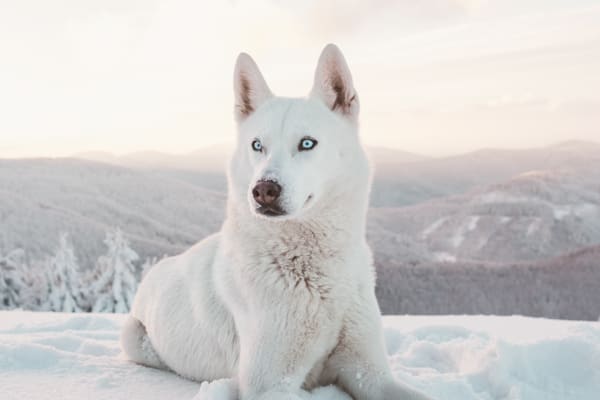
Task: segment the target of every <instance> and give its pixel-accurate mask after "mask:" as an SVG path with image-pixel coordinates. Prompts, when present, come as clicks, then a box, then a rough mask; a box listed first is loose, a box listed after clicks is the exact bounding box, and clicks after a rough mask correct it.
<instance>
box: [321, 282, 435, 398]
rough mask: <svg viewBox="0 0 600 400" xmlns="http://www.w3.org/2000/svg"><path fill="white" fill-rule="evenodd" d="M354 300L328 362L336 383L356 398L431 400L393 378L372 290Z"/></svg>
mask: <svg viewBox="0 0 600 400" xmlns="http://www.w3.org/2000/svg"><path fill="white" fill-rule="evenodd" d="M355 302H356V303H355V304H354V306H353V307H351V311H350V312H349V313H348V315H347V316H346V317H345V320H344V327H343V329H342V334H341V335H340V342H339V343H338V347H337V348H336V349H335V351H334V352H333V354H332V356H331V357H330V359H329V363H328V365H327V368H328V370H329V371H330V373H332V374H333V376H335V377H336V378H337V379H336V381H337V383H338V384H339V385H340V386H341V387H342V388H343V389H345V390H346V391H347V392H348V393H349V394H350V395H352V397H353V398H354V399H356V400H431V399H430V398H429V397H427V396H426V395H424V394H422V393H420V392H418V391H416V390H414V389H412V388H410V387H408V386H406V385H404V384H402V383H400V382H397V381H395V380H394V378H393V375H392V373H391V370H390V368H389V365H388V360H387V356H386V351H385V344H384V340H383V333H382V325H381V316H380V312H379V307H378V306H377V301H376V299H375V295H374V293H370V292H365V293H362V295H360V296H359V297H357V298H356V299H355Z"/></svg>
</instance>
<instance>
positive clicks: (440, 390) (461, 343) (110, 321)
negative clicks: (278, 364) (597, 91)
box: [0, 311, 600, 400]
mask: <svg viewBox="0 0 600 400" xmlns="http://www.w3.org/2000/svg"><path fill="white" fill-rule="evenodd" d="M123 320H124V316H123V315H111V314H102V315H100V314H58V313H55V314H53V313H30V312H20V311H11V312H0V398H2V399H3V400H22V399H28V400H38V399H40V400H41V399H44V400H46V399H63V400H79V399H91V400H98V399H111V400H119V399H127V400H136V399H144V400H154V399H190V400H192V399H194V400H236V397H235V387H234V386H233V385H232V382H231V381H229V380H222V381H217V382H212V383H204V384H202V385H201V384H199V383H196V382H191V381H187V380H185V379H182V378H179V377H177V376H176V375H174V374H172V373H168V372H164V371H158V370H154V369H150V368H145V367H141V366H138V365H135V364H132V363H130V362H128V361H127V360H125V359H124V358H123V356H122V354H121V352H120V349H119V345H118V335H119V329H120V326H121V323H122V322H123ZM384 325H385V328H386V329H385V335H386V341H387V347H388V352H389V357H390V362H391V363H392V369H393V371H394V373H395V375H396V377H397V378H398V379H400V380H403V381H406V382H408V383H410V384H411V385H413V386H415V387H417V388H419V389H421V390H423V391H424V392H426V393H428V394H430V395H431V396H433V397H434V398H436V399H439V400H475V399H477V400H492V399H493V400H500V399H505V400H520V399H523V400H595V399H597V398H598V393H600V323H598V322H573V321H556V320H546V319H533V318H524V317H462V316H461V317H458V316H447V317H412V316H398V317H385V318H384ZM303 397H304V398H306V399H313V400H348V399H349V397H348V396H346V395H345V394H344V393H342V392H341V391H340V390H338V389H336V388H333V387H329V388H321V389H319V390H316V391H315V392H313V393H305V394H304V396H303Z"/></svg>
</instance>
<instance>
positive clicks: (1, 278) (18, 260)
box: [0, 249, 25, 309]
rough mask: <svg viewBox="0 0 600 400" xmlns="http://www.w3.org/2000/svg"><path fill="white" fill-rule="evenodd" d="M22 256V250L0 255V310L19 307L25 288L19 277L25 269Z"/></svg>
mask: <svg viewBox="0 0 600 400" xmlns="http://www.w3.org/2000/svg"><path fill="white" fill-rule="evenodd" d="M24 254H25V253H24V252H23V250H21V249H17V250H13V251H11V252H10V253H8V254H7V255H6V256H1V255H0V309H12V308H18V307H21V296H22V291H23V288H24V286H25V284H24V282H23V279H22V275H21V274H22V272H23V270H24V269H25V266H24V265H25V262H24V259H25V256H24Z"/></svg>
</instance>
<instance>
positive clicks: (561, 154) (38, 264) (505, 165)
mask: <svg viewBox="0 0 600 400" xmlns="http://www.w3.org/2000/svg"><path fill="white" fill-rule="evenodd" d="M377 151H379V153H378V155H377V154H375V155H373V158H379V164H377V165H376V166H377V168H378V170H377V171H378V172H377V175H376V176H375V187H374V191H373V193H372V196H373V197H374V198H377V197H378V196H380V197H381V196H382V197H381V201H380V202H379V204H377V202H375V204H374V207H372V208H371V209H370V211H369V215H368V221H367V222H368V225H367V228H368V234H367V237H368V241H369V243H370V244H371V246H372V248H373V250H374V257H375V263H376V265H377V268H378V270H379V272H380V277H382V278H381V279H380V284H379V286H378V294H379V299H380V301H381V302H382V307H383V309H384V311H386V312H387V313H405V312H411V313H428V312H439V313H442V312H443V313H500V314H503V313H512V312H520V313H523V314H527V315H536V316H553V317H560V318H581V319H583V318H585V319H596V318H597V317H598V315H600V312H599V311H598V310H597V309H596V308H595V307H593V306H590V305H589V304H588V303H587V302H588V301H595V302H598V303H600V299H598V298H597V297H596V296H595V295H594V294H593V293H592V292H594V293H595V291H597V290H596V288H597V287H598V286H600V265H598V264H597V261H595V262H594V260H598V259H600V257H595V258H594V257H593V256H590V255H589V254H592V255H594V256H595V255H597V251H596V250H593V249H594V248H595V247H594V246H597V245H599V244H600V146H598V145H595V144H593V143H579V142H571V143H564V144H561V145H557V146H552V147H548V148H545V149H532V150H519V151H507V150H502V151H500V150H498V151H496V150H486V151H482V152H476V153H470V154H467V155H463V156H457V157H450V158H445V159H424V158H423V157H419V156H414V155H410V154H405V153H402V152H397V151H396V150H392V151H390V152H387V151H384V150H381V149H379V150H377V149H376V152H375V153H377ZM159 154H160V153H159ZM215 154H217V155H218V154H219V153H218V151H217V150H215ZM395 155H398V157H396V156H395ZM96 156H97V157H99V156H98V155H96ZM103 156H104V157H109V156H107V155H103ZM174 157H176V156H174ZM206 157H208V156H206ZM224 157H225V156H224V155H222V154H221V155H219V156H218V157H217V158H219V159H220V161H219V162H220V163H225V159H224ZM126 158H127V159H128V160H129V161H128V162H133V161H131V160H134V159H136V160H137V161H136V164H135V165H136V166H134V167H125V166H119V165H109V164H106V163H100V162H96V161H89V160H82V159H25V160H0V301H2V302H3V303H5V304H4V305H2V304H0V308H2V307H4V308H14V307H16V306H19V305H21V306H23V307H26V308H28V309H36V310H38V309H41V310H47V309H56V310H68V309H77V308H82V309H85V310H89V309H93V307H97V309H98V310H111V309H120V310H123V309H125V308H126V307H127V304H128V303H127V302H128V297H127V296H129V295H130V294H131V293H129V292H130V291H129V292H126V293H123V294H119V293H116V294H115V293H112V292H111V290H112V289H111V287H112V286H111V285H112V283H114V282H115V281H120V280H125V281H128V282H131V283H130V284H129V286H131V287H132V288H133V287H134V286H135V282H134V280H135V279H139V276H140V273H141V270H142V269H143V268H147V267H148V266H149V265H150V263H149V262H148V261H147V260H148V259H154V260H155V259H156V258H160V257H162V256H163V255H165V254H170V255H173V254H177V253H179V252H181V251H182V250H184V249H185V248H187V247H189V246H190V245H191V244H193V243H195V242H197V241H198V240H200V239H202V238H203V237H205V236H207V235H208V234H210V233H213V232H215V231H217V230H218V229H219V226H220V224H221V222H222V219H223V216H224V207H225V198H226V194H225V179H224V175H223V173H222V172H215V171H214V170H209V169H202V167H201V166H198V164H193V165H192V164H191V163H192V158H193V156H190V159H188V160H187V161H177V162H178V163H179V164H177V163H176V162H175V160H174V159H173V158H171V157H162V156H160V157H158V156H157V155H156V154H154V153H144V155H143V156H142V155H141V154H137V155H136V156H135V157H134V156H133V155H131V156H129V157H126ZM157 160H158V161H157ZM161 160H162V161H161ZM205 160H208V158H206V159H205ZM382 160H384V161H382ZM109 161H110V160H109ZM159 161H160V162H159ZM110 162H111V163H113V164H115V163H116V162H113V161H110ZM202 162H203V161H202ZM211 162H214V161H211ZM173 165H177V168H176V167H173ZM190 165H191V166H190ZM534 166H536V167H538V168H537V169H528V168H533V167H534ZM179 168H181V169H179ZM194 168H196V169H194ZM507 171H508V172H507ZM515 171H516V173H515V174H514V175H510V176H509V177H507V178H503V177H504V176H505V175H507V174H509V173H512V172H515ZM411 174H414V176H413V175H411ZM409 177H410V179H408V178H409ZM499 177H500V178H502V179H500V178H499ZM405 178H406V179H405ZM413 181H418V183H413ZM386 182H389V185H388V184H387V183H386ZM440 182H443V184H442V183H440ZM378 185H379V186H378ZM444 185H445V186H444ZM403 188H406V190H404V189H403ZM423 188H425V189H427V188H435V190H437V192H436V193H433V191H428V190H429V189H427V190H423V191H421V189H423ZM461 188H463V189H464V188H466V189H465V190H462V189H461ZM461 190H462V191H461ZM447 192H452V193H453V192H457V194H452V195H447V194H446V193H447ZM397 193H398V194H397ZM419 199H425V200H423V201H421V200H419ZM414 201H418V203H417V204H414V205H410V206H401V205H399V204H403V203H406V202H409V203H410V202H414ZM382 204H392V205H393V207H381V205H382ZM117 228H120V229H121V231H122V233H123V235H124V238H123V240H124V241H125V242H127V243H128V245H127V246H131V250H132V251H134V252H135V254H136V257H133V255H131V253H130V251H129V250H128V247H127V248H124V250H123V251H119V252H116V253H115V255H114V256H111V250H110V247H111V246H108V252H107V244H106V240H107V238H109V237H111V235H114V232H115V229H117ZM65 233H66V234H67V235H68V238H69V240H68V243H67V242H65V241H64V240H63V239H62V237H63V234H65ZM71 247H72V249H73V250H72V252H73V254H72V255H71V254H70V253H69V252H70V251H71V250H69V249H71ZM578 249H587V250H586V251H587V252H586V251H584V250H581V251H582V253H581V255H579V254H580V253H577V252H576V251H577V250H578ZM590 249H592V250H590ZM125 250H127V251H125ZM128 254H129V255H128ZM123 257H124V258H123ZM560 257H564V258H560ZM585 257H587V260H588V261H586V263H583V264H584V267H580V268H575V267H574V266H575V265H580V264H582V260H583V259H584V258H585ZM108 260H113V261H110V262H109V261H108ZM127 260H129V261H127ZM543 260H546V261H543ZM544 262H551V263H555V264H551V265H555V266H554V267H549V266H547V265H545V264H543V263H544ZM142 264H144V265H142ZM52 265H55V267H52ZM123 265H126V266H127V267H126V268H120V267H119V268H120V270H122V272H120V273H118V274H113V273H112V272H113V269H115V268H116V266H123ZM556 265H558V266H556ZM59 266H60V268H59ZM107 266H108V267H107ZM53 268H54V269H57V270H60V271H63V270H64V271H63V272H61V274H59V276H51V275H48V273H47V270H49V269H53ZM570 268H571V269H570ZM72 269H76V270H78V271H79V272H78V273H77V274H76V275H80V274H84V275H85V276H83V277H82V278H81V279H79V278H77V279H75V278H73V279H71V278H68V277H69V276H71V275H73V273H72V272H71V270H72ZM20 270H25V271H26V272H27V273H26V274H23V273H20V272H19V271H20ZM132 276H134V277H133V278H132ZM65 279H67V280H75V281H77V282H78V284H79V285H82V287H76V288H75V290H73V289H72V288H70V287H69V286H68V285H67V286H65V285H63V284H62V281H64V280H65ZM54 281H56V282H61V283H60V285H59V284H57V287H63V286H64V287H65V290H63V291H58V293H56V294H54V293H51V292H50V291H48V290H47V289H46V286H47V282H54ZM96 281H98V282H100V281H101V282H105V284H103V285H93V284H91V283H90V282H96ZM117 286H119V285H117ZM121 286H122V285H121ZM532 287H533V288H534V289H535V290H534V289H531V288H532ZM431 293H435V294H436V295H435V296H431ZM590 293H591V294H590ZM492 294H493V296H492ZM54 295H57V296H59V298H58V299H55V298H53V297H52V296H54ZM65 296H66V297H65ZM69 296H70V297H69ZM107 296H108V297H107ZM586 296H587V300H586ZM19 298H20V299H21V300H20V301H21V302H22V304H16V303H15V301H16V299H17V300H18V299H19ZM491 298H493V299H494V300H493V301H492V300H490V299H491ZM73 299H74V301H75V303H77V304H76V305H73V303H74V302H73V301H72V300H73ZM101 299H105V300H106V299H108V300H106V301H104V300H102V301H100V300H101ZM515 299H517V300H518V301H517V300H515ZM50 300H52V301H50ZM513 300H514V301H513ZM49 301H50V303H52V304H54V305H48V304H49ZM123 304H125V305H124V306H123ZM593 304H594V303H592V305H593Z"/></svg>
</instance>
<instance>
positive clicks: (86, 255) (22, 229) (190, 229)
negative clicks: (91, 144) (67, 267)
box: [0, 159, 225, 265]
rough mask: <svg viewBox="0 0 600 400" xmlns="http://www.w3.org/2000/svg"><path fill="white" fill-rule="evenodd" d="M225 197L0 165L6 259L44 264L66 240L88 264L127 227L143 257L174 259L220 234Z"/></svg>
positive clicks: (76, 168) (93, 173)
mask: <svg viewBox="0 0 600 400" xmlns="http://www.w3.org/2000/svg"><path fill="white" fill-rule="evenodd" d="M224 199H225V197H224V194H222V193H219V192H215V191H211V190H208V189H204V188H201V187H198V186H195V185H190V184H186V183H184V182H182V181H180V180H176V179H169V178H166V177H164V176H159V175H155V174H152V173H150V172H145V171H140V170H132V169H127V168H123V167H117V166H113V165H107V164H101V163H97V162H91V161H83V160H75V159H28V160H0V252H6V251H10V250H12V249H15V248H22V249H24V250H25V251H26V252H27V254H28V256H29V257H31V258H39V257H45V256H47V255H49V254H51V253H52V252H53V251H54V249H55V248H56V246H57V243H58V237H59V234H60V233H61V232H67V233H69V234H70V236H71V239H72V241H73V242H74V245H75V248H76V249H77V256H78V258H79V259H80V260H81V262H82V264H84V265H90V263H91V262H92V261H93V260H95V259H96V258H97V257H98V255H99V254H100V253H101V252H102V251H103V250H104V249H103V246H104V244H103V238H104V235H105V233H106V231H107V230H109V229H111V228H114V227H120V228H121V229H123V231H125V232H126V233H127V235H128V237H129V238H130V240H131V243H132V246H133V247H134V248H135V249H136V251H138V252H139V253H140V254H141V255H142V256H143V257H155V256H158V257H160V256H162V255H164V254H175V253H178V252H180V251H181V250H183V249H184V248H186V247H187V246H189V245H190V244H192V243H194V242H196V241H197V240H198V239H199V238H201V237H204V236H206V235H207V234H209V233H212V232H214V231H215V230H217V229H218V227H219V226H220V223H221V221H222V218H223V217H222V216H223V211H224V210H223V204H224Z"/></svg>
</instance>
